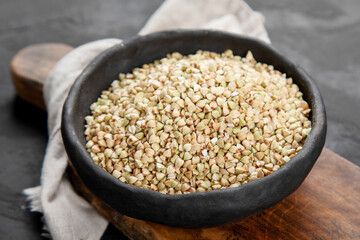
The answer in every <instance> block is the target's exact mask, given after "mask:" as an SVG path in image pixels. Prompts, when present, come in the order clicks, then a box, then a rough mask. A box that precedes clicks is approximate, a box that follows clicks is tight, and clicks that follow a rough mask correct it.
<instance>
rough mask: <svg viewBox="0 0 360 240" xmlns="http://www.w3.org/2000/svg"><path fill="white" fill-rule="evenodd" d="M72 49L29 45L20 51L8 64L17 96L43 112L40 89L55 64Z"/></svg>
mask: <svg viewBox="0 0 360 240" xmlns="http://www.w3.org/2000/svg"><path fill="white" fill-rule="evenodd" d="M72 49H73V47H71V46H69V45H66V44H62V43H44V44H37V45H31V46H28V47H26V48H23V49H22V50H20V51H19V52H18V53H17V54H16V55H15V56H14V58H13V59H12V61H11V63H10V71H11V75H12V79H13V82H14V86H15V89H16V92H17V94H18V95H19V96H20V97H21V98H22V99H24V100H25V101H27V102H29V103H31V104H33V105H35V106H36V107H39V108H41V109H43V110H45V103H44V100H43V96H42V88H43V85H44V83H45V80H46V78H47V76H48V75H49V73H50V71H51V69H52V68H53V67H54V66H55V64H56V63H57V62H58V61H59V60H60V59H61V58H62V57H63V56H64V55H65V54H67V53H68V52H70V51H71V50H72Z"/></svg>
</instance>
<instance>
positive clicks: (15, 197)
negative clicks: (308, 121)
mask: <svg viewBox="0 0 360 240" xmlns="http://www.w3.org/2000/svg"><path fill="white" fill-rule="evenodd" d="M161 2H162V1H161V0H122V1H118V0H102V1H101V0H63V1H54V0H51V1H49V0H12V1H8V0H0V126H1V127H0V146H1V147H0V153H1V155H0V163H1V167H0V236H1V237H0V238H1V239H21V238H23V239H39V238H40V237H39V234H40V232H41V222H40V215H39V214H32V213H29V212H27V211H26V210H25V200H24V197H23V196H22V195H21V190H22V189H24V188H26V187H31V186H35V185H38V184H39V182H40V168H41V163H42V158H43V155H44V150H45V146H46V141H47V136H46V113H44V112H42V111H40V110H37V109H35V108H33V107H31V106H29V105H28V104H26V103H24V102H23V101H22V100H20V99H18V98H17V97H16V94H15V91H14V88H13V86H12V83H11V78H10V74H9V62H10V61H11V58H12V56H13V55H14V54H15V53H16V52H17V51H19V50H20V49H21V48H23V47H25V46H27V45H30V44H35V43H42V42H62V43H67V44H69V45H72V46H78V45H80V44H83V43H86V42H88V41H91V40H95V39H99V38H107V37H117V38H123V39H126V38H129V37H131V36H133V35H135V34H136V33H137V32H138V30H139V29H140V28H141V27H142V26H143V24H144V23H145V22H146V19H147V18H148V17H149V16H150V15H151V14H152V13H153V12H154V10H155V9H156V8H157V7H158V6H159V5H160V4H161ZM248 3H249V5H250V6H251V7H253V8H254V9H255V10H257V11H260V12H262V13H263V14H264V15H265V17H266V28H267V30H268V32H269V36H270V39H271V40H272V43H273V45H274V47H275V48H277V49H278V50H279V51H280V52H281V53H283V54H284V55H286V56H287V57H288V58H289V59H291V60H293V61H294V62H296V63H298V64H300V65H301V66H302V67H303V68H304V69H305V70H306V71H307V72H308V73H309V74H310V75H311V76H312V77H313V79H314V80H315V82H316V83H317V84H318V86H319V88H320V91H321V94H322V96H323V98H324V101H325V104H326V109H327V114H328V123H329V127H328V136H327V142H326V147H328V148H330V149H331V150H333V151H335V152H336V153H338V154H340V155H341V156H343V157H345V158H347V159H349V160H350V161H352V162H354V163H356V164H358V165H360V158H359V153H358V149H360V122H359V117H360V113H359V110H358V109H359V108H360V96H359V94H358V92H360V80H359V75H360V68H359V62H360V51H359V50H358V49H359V47H358V43H359V42H360V16H359V12H360V1H359V0H343V1H338V0H302V1H297V0H267V1H263V0H249V1H248ZM103 238H104V239H118V238H119V239H121V238H123V236H120V235H119V233H118V232H117V231H116V230H115V229H114V228H113V227H112V226H110V227H109V228H108V230H107V231H106V233H105V236H104V237H103Z"/></svg>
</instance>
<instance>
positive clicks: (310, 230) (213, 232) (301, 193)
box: [68, 149, 360, 240]
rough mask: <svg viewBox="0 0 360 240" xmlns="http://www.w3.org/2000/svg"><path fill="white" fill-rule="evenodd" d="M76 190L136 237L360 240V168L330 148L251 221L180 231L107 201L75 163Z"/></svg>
mask: <svg viewBox="0 0 360 240" xmlns="http://www.w3.org/2000/svg"><path fill="white" fill-rule="evenodd" d="M68 172H69V175H70V176H71V179H72V182H73V185H74V187H75V189H76V191H77V192H78V193H79V194H80V195H81V196H83V197H84V198H85V199H86V200H87V201H89V202H90V204H91V205H92V206H94V208H95V209H96V210H97V211H99V213H100V214H101V215H103V216H104V217H105V218H106V219H108V220H109V221H110V222H112V223H113V224H114V225H115V226H116V227H117V228H118V229H119V230H120V231H122V232H123V233H124V234H125V235H126V236H128V237H129V238H130V239H157V240H163V239H164V240H165V239H174V240H180V239H269V240H270V239H360V205H359V204H360V184H359V183H360V168H359V167H358V166H356V165H354V164H352V163H351V162H349V161H347V160H346V159H344V158H342V157H340V156H339V155H337V154H335V153H333V152H331V151H330V150H328V149H324V150H323V152H322V154H321V155H320V158H319V159H318V161H317V163H316V164H315V166H314V168H313V169H312V171H311V173H310V174H309V176H308V177H307V178H306V180H305V181H304V183H303V184H302V185H301V187H300V188H299V189H298V190H297V191H296V192H294V193H293V194H291V195H290V196H288V197H287V198H285V199H284V200H283V201H282V202H280V203H279V204H277V205H276V206H274V207H272V208H270V209H268V210H265V211H264V212H262V213H259V214H257V215H256V216H253V217H251V218H249V219H247V220H245V221H242V222H238V223H234V224H230V225H225V226H220V227H215V228H206V229H180V228H174V227H168V226H164V225H160V224H156V223H152V222H148V221H142V220H137V219H134V218H130V217H127V216H125V215H123V214H121V213H119V212H117V211H115V210H113V209H112V208H111V207H109V206H108V205H107V204H105V203H103V202H102V201H101V200H99V199H98V198H97V197H96V196H94V195H93V194H92V193H91V192H90V191H89V190H88V189H87V188H86V187H85V185H84V184H83V183H82V181H81V179H80V178H79V177H78V176H77V174H76V172H75V170H74V169H72V168H71V167H69V169H68Z"/></svg>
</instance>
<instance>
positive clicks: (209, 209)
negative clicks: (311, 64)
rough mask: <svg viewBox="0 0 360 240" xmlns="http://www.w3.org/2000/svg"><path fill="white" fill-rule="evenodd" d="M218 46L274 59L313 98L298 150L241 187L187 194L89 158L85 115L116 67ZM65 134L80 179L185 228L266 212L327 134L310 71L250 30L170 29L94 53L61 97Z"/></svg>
mask: <svg viewBox="0 0 360 240" xmlns="http://www.w3.org/2000/svg"><path fill="white" fill-rule="evenodd" d="M199 49H201V50H210V51H215V52H219V53H220V52H223V51H224V50H226V49H232V50H233V52H234V54H236V55H240V56H245V54H246V52H247V51H248V50H251V51H252V53H253V55H254V57H255V58H256V60H257V61H260V62H264V63H267V64H271V65H273V66H274V67H275V68H276V69H278V70H280V71H281V72H284V73H286V74H287V76H289V77H292V78H293V79H294V82H295V83H296V84H297V85H298V86H299V87H300V89H301V91H302V92H303V93H304V98H305V100H306V101H307V102H308V103H309V104H310V106H311V109H312V112H311V120H312V130H311V132H310V134H309V136H308V137H307V139H306V142H305V145H304V146H303V149H302V150H301V151H300V152H299V153H298V154H297V155H296V156H295V157H294V158H293V159H291V161H290V162H288V163H287V164H286V165H284V166H283V167H281V168H280V169H279V170H278V171H277V172H275V173H272V174H270V175H269V176H267V177H264V178H262V179H258V180H255V181H253V182H250V183H247V184H244V185H242V186H239V187H236V188H231V189H221V190H213V191H209V192H204V193H191V194H185V195H165V194H161V193H158V192H154V191H151V190H147V189H143V188H138V187H134V186H130V185H127V184H125V183H123V182H121V181H119V180H118V179H116V178H114V177H113V176H112V175H111V174H109V173H107V172H105V171H104V170H102V169H101V168H100V167H99V166H97V165H96V164H94V163H93V161H92V159H91V158H90V156H89V154H88V153H87V152H86V149H85V147H84V146H85V137H84V124H85V121H84V117H85V116H86V115H88V114H89V113H90V110H89V106H90V104H91V103H93V102H95V101H96V99H97V97H98V96H99V95H100V93H101V91H102V90H104V89H107V88H108V87H109V86H110V83H111V82H112V81H113V80H114V79H117V77H118V74H119V73H120V72H125V73H126V72H129V71H131V70H132V69H133V68H134V67H138V66H141V65H142V64H145V63H150V62H153V61H154V60H156V59H160V58H162V57H165V56H166V54H167V53H171V52H174V51H178V52H180V53H182V54H191V53H195V52H196V50H199ZM61 130H62V136H63V140H64V144H65V147H66V151H67V153H68V155H69V158H70V160H71V162H72V164H73V166H74V168H75V170H76V171H77V173H78V174H79V176H80V178H81V179H82V180H83V182H84V184H85V185H86V186H87V187H88V188H89V189H90V190H91V192H93V193H94V194H95V195H96V196H97V197H99V198H100V199H101V200H103V201H104V202H105V203H107V204H108V205H110V206H111V207H112V208H114V209H116V210H118V211H119V212H121V213H123V214H125V215H128V216H130V217H134V218H138V219H143V220H149V221H153V222H157V223H161V224H165V225H170V226H176V227H182V228H201V227H212V226H216V225H222V224H227V223H231V222H235V221H240V220H243V219H246V218H248V217H250V216H251V215H254V214H256V213H258V212H260V211H263V210H265V209H267V208H269V207H271V206H273V205H275V204H276V203H278V202H280V201H281V200H282V199H283V198H285V197H286V196H288V195H289V194H291V193H292V192H294V191H295V190H296V189H297V188H298V187H299V186H300V184H301V183H302V182H303V181H304V179H305V177H306V176H307V175H308V173H309V172H310V170H311V168H312V167H313V165H314V163H315V162H316V160H317V158H318V156H319V154H320V152H321V150H322V148H323V146H324V141H325V135H326V115H325V108H324V104H323V101H322V99H321V96H320V92H319V90H318V88H317V87H316V85H315V84H314V82H313V81H312V80H311V79H310V77H309V76H308V75H307V74H306V73H305V72H304V71H303V70H302V69H301V68H300V67H298V66H296V65H294V64H293V63H291V62H290V61H288V60H287V59H286V58H284V57H283V56H281V55H280V54H279V53H278V52H277V51H275V50H274V49H273V48H272V47H271V46H269V45H267V44H265V43H263V42H259V41H256V40H253V39H250V38H247V37H243V36H239V35H234V34H229V33H224V32H218V31H205V30H199V31H167V32H158V33H154V34H150V35H147V36H137V37H134V38H132V39H130V40H128V41H125V42H123V43H122V44H119V45H116V46H114V47H112V48H110V49H109V50H107V51H105V52H103V53H102V54H100V55H99V56H98V57H97V58H95V59H94V60H93V61H92V62H91V63H90V64H89V66H88V67H87V68H86V69H85V70H84V71H83V72H82V74H81V75H80V76H79V77H78V79H77V80H76V82H75V84H74V85H73V87H72V89H71V91H70V93H69V96H68V98H67V100H66V102H65V105H64V109H63V115H62V128H61Z"/></svg>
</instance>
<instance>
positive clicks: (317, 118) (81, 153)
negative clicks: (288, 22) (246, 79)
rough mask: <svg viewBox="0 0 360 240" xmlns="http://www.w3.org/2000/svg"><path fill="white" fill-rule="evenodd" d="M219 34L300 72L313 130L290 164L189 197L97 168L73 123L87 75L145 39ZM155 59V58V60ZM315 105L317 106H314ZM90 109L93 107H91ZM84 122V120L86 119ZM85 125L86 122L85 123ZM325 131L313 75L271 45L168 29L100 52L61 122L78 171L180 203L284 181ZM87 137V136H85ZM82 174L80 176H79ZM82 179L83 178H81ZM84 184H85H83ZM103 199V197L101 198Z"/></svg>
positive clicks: (72, 93)
mask: <svg viewBox="0 0 360 240" xmlns="http://www.w3.org/2000/svg"><path fill="white" fill-rule="evenodd" d="M209 34H211V35H218V36H224V37H226V36H228V37H235V38H239V39H242V40H244V41H249V42H253V43H255V44H257V45H260V46H262V47H264V48H267V49H268V50H269V51H271V52H272V53H273V54H274V55H275V56H276V58H277V59H280V60H281V61H283V62H286V63H287V65H289V66H290V67H292V68H294V69H295V70H296V71H297V73H298V74H299V75H300V76H301V81H302V82H303V83H304V84H305V85H306V86H307V87H308V91H309V93H310V94H309V99H312V103H313V104H311V114H312V119H311V123H312V126H311V128H312V129H311V131H310V133H309V135H308V136H307V139H306V141H305V144H304V146H303V148H302V149H301V150H300V151H299V152H298V153H297V154H296V155H295V157H293V158H292V159H291V160H290V161H289V162H288V163H286V164H285V165H283V166H282V167H281V168H280V169H279V170H277V171H276V172H274V173H271V174H270V175H268V176H266V177H264V178H261V179H257V180H255V181H251V182H248V183H246V184H243V185H240V186H238V187H235V188H226V189H217V190H211V191H206V192H195V193H189V194H179V195H170V194H163V193H160V192H157V191H152V190H149V189H145V188H140V187H135V186H132V185H129V184H126V183H123V182H122V181H120V180H119V179H116V178H115V177H113V176H112V175H111V174H109V173H108V172H105V171H104V170H103V169H101V168H100V167H99V166H98V165H96V164H95V163H94V162H93V161H92V159H91V157H90V155H89V153H88V152H87V151H86V148H85V146H84V145H83V144H82V143H81V139H80V136H78V135H76V131H75V124H72V123H73V122H74V120H73V119H74V116H76V112H74V108H73V105H74V103H76V99H77V98H78V94H79V93H80V92H81V88H82V86H83V84H86V79H87V78H88V76H90V75H91V74H92V73H93V72H94V71H95V69H96V66H98V65H99V64H100V63H102V62H104V61H106V60H107V59H108V58H109V57H110V56H111V55H113V54H114V52H117V51H120V50H122V49H124V48H127V47H129V46H132V45H134V44H138V42H141V41H143V40H144V39H145V38H146V39H147V40H151V39H157V38H162V37H169V36H177V35H192V36H199V37H200V36H206V35H209ZM154 60H156V59H154ZM315 103H316V104H315ZM89 107H90V106H89ZM84 121H85V120H84ZM84 124H85V122H84ZM324 128H325V134H326V113H325V107H324V104H323V101H322V98H321V95H320V91H319V89H318V87H317V86H316V84H315V83H314V82H313V81H312V80H311V78H310V76H309V75H308V74H307V73H306V72H305V71H304V70H303V69H302V68H301V67H300V66H299V65H297V64H294V63H292V62H291V61H290V60H288V59H287V58H285V57H283V56H282V55H281V54H280V53H279V52H278V51H277V50H275V49H274V48H273V47H272V46H271V45H269V44H267V43H265V42H263V41H260V40H257V39H254V38H250V37H247V36H243V35H239V34H234V33H228V32H223V31H217V30H169V31H160V32H155V33H151V34H148V35H145V36H139V35H138V36H135V37H132V38H129V39H128V40H125V41H123V42H121V43H120V44H117V45H115V46H113V47H111V48H109V49H107V50H105V51H104V52H102V53H100V54H99V55H98V56H97V57H96V58H95V59H93V60H92V61H91V62H90V64H89V65H88V66H87V67H86V68H85V69H84V70H83V71H82V73H81V74H80V75H79V76H78V77H77V79H76V80H75V82H74V84H73V86H72V87H71V89H70V91H69V94H68V96H67V98H66V101H65V103H64V106H63V112H62V121H61V132H62V136H63V139H64V144H65V148H66V149H67V150H68V148H74V149H73V151H74V152H75V153H76V159H74V158H73V157H70V156H69V159H70V161H71V163H72V164H73V166H74V168H75V170H76V171H78V170H79V167H80V166H79V165H78V161H79V160H80V162H81V164H85V165H86V168H87V169H91V171H93V173H94V174H95V175H96V177H97V178H99V179H101V180H102V181H105V182H112V183H113V184H115V185H116V186H118V187H119V188H125V189H127V190H129V191H128V192H135V193H139V194H142V195H144V196H146V197H155V198H159V197H161V198H163V199H166V200H169V201H173V200H181V199H184V198H186V199H193V200H196V199H200V198H204V197H205V196H211V195H218V194H219V193H223V192H227V193H235V192H237V191H239V190H241V189H249V188H252V187H253V186H255V185H259V184H263V182H265V181H271V180H272V179H276V178H281V176H282V175H284V174H286V172H287V171H289V169H291V168H292V167H293V165H295V164H296V163H297V162H299V161H304V158H306V157H307V154H309V152H311V151H312V150H313V148H315V147H317V146H316V144H314V143H315V142H316V141H317V140H318V139H317V138H318V135H319V134H323V133H324ZM82 137H84V136H82ZM79 175H80V174H79ZM80 178H81V179H82V177H81V175H80ZM84 183H85V185H87V184H86V181H84ZM100 198H101V197H100Z"/></svg>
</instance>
